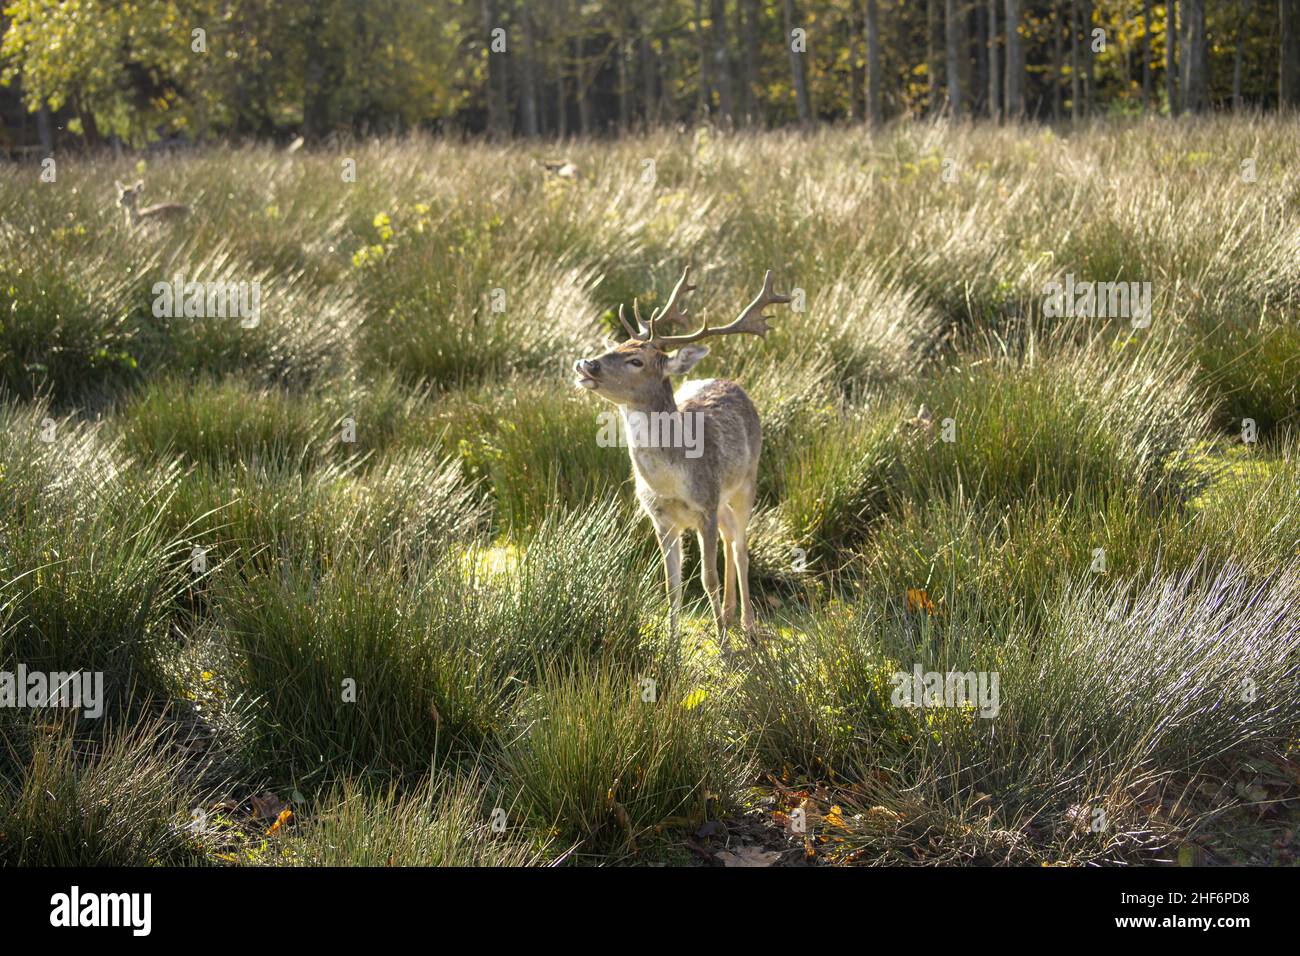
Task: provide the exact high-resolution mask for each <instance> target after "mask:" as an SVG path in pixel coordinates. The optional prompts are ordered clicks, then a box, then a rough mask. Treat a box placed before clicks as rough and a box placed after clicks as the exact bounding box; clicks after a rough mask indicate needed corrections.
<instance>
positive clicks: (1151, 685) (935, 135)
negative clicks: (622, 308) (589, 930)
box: [0, 116, 1300, 866]
mask: <svg viewBox="0 0 1300 956" xmlns="http://www.w3.org/2000/svg"><path fill="white" fill-rule="evenodd" d="M1297 156H1300V125H1297V124H1296V123H1295V122H1294V119H1288V118H1285V117H1283V118H1276V117H1249V116H1247V117H1237V118H1222V117H1208V118H1207V117H1202V118H1184V119H1180V120H1168V119H1157V118H1148V119H1133V120H1119V119H1115V120H1108V121H1103V120H1097V121H1094V122H1088V123H1082V124H1079V125H1077V126H1074V127H1069V128H1058V129H1055V130H1053V129H1050V128H1047V127H1043V126H1033V125H1008V126H1004V127H997V126H992V125H988V126H971V125H959V124H958V125H947V124H944V123H933V124H932V123H924V122H915V123H900V124H896V125H893V126H890V127H887V128H886V129H884V130H882V131H880V132H877V133H875V134H869V133H867V132H865V131H863V130H862V129H860V128H855V129H829V128H828V129H822V130H820V131H817V132H810V133H799V132H795V131H786V132H771V133H754V134H727V133H721V132H717V131H713V130H710V129H707V128H703V129H700V130H697V131H693V132H673V131H663V132H658V133H653V134H648V135H645V136H640V137H628V138H623V139H618V140H610V141H588V142H582V143H567V144H563V145H562V146H557V145H554V144H552V145H549V146H548V145H543V144H538V143H532V144H514V145H491V144H487V143H472V142H471V143H461V142H452V141H444V140H440V139H435V138H428V137H412V138H410V139H402V140H398V141H387V142H357V143H340V144H338V145H336V146H332V147H328V148H321V149H319V150H307V151H302V152H296V153H290V152H287V151H285V150H283V149H279V148H276V147H273V146H269V145H268V146H248V147H227V148H210V149H204V150H200V151H193V152H185V153H176V154H172V155H149V156H146V157H144V158H139V157H135V156H123V157H119V158H113V157H111V156H101V157H88V158H79V157H77V156H75V155H73V156H67V157H62V158H60V159H59V160H58V166H57V178H56V180H55V181H54V182H43V181H41V179H40V175H39V174H40V169H39V168H38V167H37V166H34V165H31V166H15V165H7V166H4V167H0V386H2V388H3V393H2V394H0V435H2V436H3V438H2V439H0V671H13V670H15V668H16V667H17V666H18V665H19V664H20V663H21V664H23V665H25V666H26V667H27V668H29V669H33V670H44V671H60V672H67V671H77V670H80V671H90V672H96V673H102V675H103V681H104V701H105V704H104V706H105V711H104V714H103V716H102V717H101V718H99V719H91V718H89V717H87V716H85V715H79V714H78V713H77V712H75V711H70V710H66V709H63V710H60V709H54V708H43V709H35V710H33V709H30V708H29V709H24V708H14V707H8V708H0V863H4V864H9V865H72V866H76V865H96V864H131V865H154V864H160V865H223V866H262V865H550V864H557V863H560V864H568V865H574V864H613V863H623V864H663V863H668V864H690V863H718V862H729V863H730V862H745V861H749V862H762V863H769V864H770V863H816V864H856V865H873V864H946V863H973V864H1003V863H1011V864H1030V865H1039V864H1095V863H1116V864H1119V863H1123V864H1134V863H1156V862H1167V863H1174V862H1178V863H1184V864H1187V863H1258V864H1278V863H1288V862H1292V861H1293V860H1294V856H1293V852H1294V848H1293V845H1292V842H1291V841H1292V836H1293V833H1294V828H1295V822H1296V816H1297V810H1298V809H1300V755H1297V752H1296V748H1297V746H1298V745H1300V458H1298V457H1297V452H1298V451H1300V439H1298V437H1297V436H1298V435H1300V432H1298V431H1297V426H1298V425H1300V167H1297V165H1296V157H1297ZM556 158H563V159H567V160H569V161H571V162H572V163H573V165H574V166H575V167H576V170H577V175H576V177H574V178H568V177H559V176H555V175H552V174H550V173H548V172H547V171H546V169H544V168H543V166H542V165H541V162H540V161H542V160H548V161H549V160H553V159H556ZM353 173H354V174H355V175H353ZM136 179H143V180H144V181H145V183H146V192H145V199H144V200H143V201H144V202H158V201H162V200H179V201H183V202H186V203H188V204H189V205H190V206H191V213H190V215H189V217H188V218H187V219H185V220H183V221H180V222H176V223H169V224H166V225H163V226H162V227H161V228H146V227H143V226H142V227H137V228H132V227H130V226H129V225H128V224H127V222H126V221H125V219H124V216H123V213H122V210H121V209H120V208H118V207H117V206H116V205H115V204H114V201H115V193H114V182H115V180H120V181H122V182H130V181H134V180H136ZM687 264H689V265H691V266H692V267H693V270H694V274H695V276H696V281H697V282H698V283H699V291H698V292H697V293H696V296H695V301H696V306H697V308H698V309H707V310H708V314H709V315H710V316H713V317H717V318H719V319H723V318H729V317H730V316H732V315H734V314H736V312H738V311H739V309H740V308H741V307H742V306H743V305H744V304H745V303H746V302H748V301H749V299H750V298H752V296H753V294H754V292H755V291H757V288H758V285H759V283H760V282H761V279H762V275H763V272H764V270H765V269H767V268H771V269H773V270H774V271H775V274H776V277H777V284H778V287H779V288H781V289H783V290H784V289H796V290H799V295H798V297H797V299H796V303H795V304H794V307H781V308H779V309H775V310H773V314H774V316H775V320H774V321H773V323H772V324H773V329H774V331H773V332H772V333H771V334H770V335H768V336H767V338H766V339H764V340H761V341H760V340H759V339H756V338H749V337H740V338H743V339H745V340H744V341H734V340H727V341H722V342H718V343H715V344H714V348H713V351H712V353H711V354H710V356H709V357H708V358H707V359H706V360H705V362H704V363H702V365H701V366H699V367H698V368H697V369H696V370H695V372H694V373H693V375H694V376H695V377H723V378H730V379H734V380H736V381H738V382H740V383H741V384H742V385H744V387H745V388H746V389H747V390H748V391H749V393H750V395H751V396H752V397H753V399H754V401H755V403H756V405H757V406H758V408H759V411H760V414H761V417H762V421H763V429H764V449H763V458H762V465H761V470H760V477H759V507H758V511H757V513H756V515H755V518H754V521H753V523H752V525H751V535H752V564H751V580H752V583H753V588H754V593H755V595H756V600H757V606H758V609H759V631H760V637H759V640H758V642H757V644H756V645H755V646H750V645H749V644H748V643H747V642H746V641H745V640H744V638H743V636H742V635H741V634H740V633H739V632H736V633H734V634H731V635H730V636H729V639H728V641H727V643H726V646H721V647H720V646H719V644H718V642H717V641H716V639H715V635H714V634H713V631H712V628H711V625H710V619H709V614H708V606H707V602H705V601H704V599H703V593H702V590H701V588H700V585H699V581H698V556H697V554H696V553H695V547H694V543H693V542H691V543H690V546H689V547H688V550H687V555H688V558H687V574H688V576H689V580H690V585H689V587H688V590H687V610H688V614H687V620H686V625H685V627H684V629H683V633H682V634H681V636H680V639H677V640H674V639H672V637H671V636H670V634H669V632H668V627H667V613H666V604H665V599H664V594H663V584H662V571H661V568H660V564H659V559H658V554H657V552H656V550H655V546H654V540H653V534H652V531H651V528H650V525H649V523H648V521H647V520H645V518H644V517H643V516H642V515H640V513H639V512H638V510H637V508H636V506H635V501H634V498H633V495H632V483H631V470H630V464H629V462H628V458H627V453H626V451H625V450H623V449H620V448H616V447H603V445H602V444H601V443H600V442H598V440H597V437H598V434H599V431H600V425H599V422H598V421H597V415H598V413H599V412H601V411H603V410H604V407H603V406H601V405H600V403H598V402H597V401H595V400H594V399H592V397H591V396H588V395H586V394H584V393H582V392H580V391H579V390H578V389H575V388H574V386H573V383H572V380H571V379H572V374H571V371H570V369H571V366H572V363H573V361H574V360H575V359H576V358H578V357H580V356H584V355H591V354H594V353H596V352H598V351H603V345H602V343H603V341H604V340H605V338H606V337H607V336H609V335H615V334H616V330H618V329H619V326H618V322H617V319H616V310H617V307H618V305H619V304H628V303H630V302H631V300H632V299H633V298H634V297H637V298H639V300H640V302H641V303H642V304H643V305H650V306H653V305H654V304H655V303H656V302H657V301H658V302H662V301H663V297H664V296H665V295H666V294H667V292H668V290H669V289H670V288H671V287H672V283H673V282H674V281H675V280H676V278H677V276H678V275H679V274H680V272H681V269H682V267H683V266H684V265H687ZM178 275H179V276H183V277H184V278H185V279H186V280H193V281H198V282H232V283H240V282H243V283H256V284H257V285H258V288H259V289H260V315H259V316H258V318H257V321H256V323H248V322H241V321H240V320H239V319H238V318H231V317H227V318H221V317H203V316H199V317H185V316H183V315H181V316H176V317H167V316H158V315H156V314H155V309H154V308H153V305H154V301H155V298H156V293H155V292H154V286H155V284H156V283H159V282H171V281H172V280H173V278H174V277H175V276H178ZM1066 276H1072V277H1073V280H1074V281H1107V282H1134V283H1149V290H1150V296H1151V309H1150V317H1149V322H1137V323H1135V322H1134V321H1132V320H1130V319H1129V318H1128V317H1123V316H1119V317H1116V316H1112V317H1098V316H1088V315H1084V316H1078V315H1076V316H1073V317H1063V316H1058V315H1052V314H1050V313H1052V312H1054V311H1057V310H1054V309H1052V308H1048V307H1047V306H1046V303H1045V299H1046V296H1045V292H1044V290H1045V288H1047V287H1048V285H1049V283H1052V282H1054V281H1055V282H1063V281H1064V280H1065V277H1066ZM617 334H618V335H621V332H618V333H617ZM918 666H919V669H920V671H923V672H939V673H947V672H951V671H960V672H963V673H965V672H977V673H981V674H996V675H997V678H998V686H999V694H1000V708H999V709H998V711H997V713H996V716H992V717H990V716H988V715H985V714H982V713H980V712H979V711H978V710H977V709H976V708H973V707H971V706H964V707H963V706H954V707H906V706H899V705H898V702H897V698H896V694H895V690H896V684H895V678H894V675H896V674H899V673H904V674H909V675H910V674H911V673H912V672H913V671H914V669H915V668H917V667H918ZM724 834H728V835H729V836H724ZM724 847H725V848H726V850H725V853H724V852H723V851H724ZM726 854H730V856H727V855H726Z"/></svg>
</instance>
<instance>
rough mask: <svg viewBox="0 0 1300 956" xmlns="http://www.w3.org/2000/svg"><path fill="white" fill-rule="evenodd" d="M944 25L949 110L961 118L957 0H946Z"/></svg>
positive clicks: (955, 117) (959, 28)
mask: <svg viewBox="0 0 1300 956" xmlns="http://www.w3.org/2000/svg"><path fill="white" fill-rule="evenodd" d="M943 26H944V40H945V43H944V46H945V49H946V51H947V55H948V56H947V59H948V70H947V74H948V112H949V114H950V115H951V116H952V118H953V119H961V116H962V95H961V60H960V58H959V57H960V50H961V20H960V19H959V18H958V15H957V0H944V4H943Z"/></svg>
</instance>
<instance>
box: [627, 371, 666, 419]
mask: <svg viewBox="0 0 1300 956" xmlns="http://www.w3.org/2000/svg"><path fill="white" fill-rule="evenodd" d="M622 410H623V415H624V417H626V416H627V413H628V412H642V413H644V414H646V415H650V414H653V413H654V412H675V411H677V399H675V398H673V386H672V383H671V382H669V381H668V379H666V378H665V379H662V380H660V381H659V383H658V384H657V385H655V386H653V387H652V388H648V389H646V392H645V394H644V395H641V396H638V398H637V399H636V400H635V401H631V402H628V403H627V404H626V405H623V406H622Z"/></svg>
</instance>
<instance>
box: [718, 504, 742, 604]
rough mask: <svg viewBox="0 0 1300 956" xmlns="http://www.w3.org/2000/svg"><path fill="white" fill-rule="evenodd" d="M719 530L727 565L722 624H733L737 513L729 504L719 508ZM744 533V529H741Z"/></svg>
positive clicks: (723, 573)
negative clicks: (734, 546) (734, 548)
mask: <svg viewBox="0 0 1300 956" xmlns="http://www.w3.org/2000/svg"><path fill="white" fill-rule="evenodd" d="M718 531H719V533H720V534H721V535H722V556H723V558H725V559H726V566H725V567H724V569H723V572H722V625H723V627H726V626H728V625H730V624H731V618H732V616H733V614H734V613H735V611H736V557H735V551H734V550H733V544H734V542H735V540H736V515H735V512H733V511H732V510H731V507H730V506H729V505H726V504H724V505H723V506H722V507H721V508H719V509H718ZM741 531H742V533H743V531H744V529H743V528H742V529H741Z"/></svg>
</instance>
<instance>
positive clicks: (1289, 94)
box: [1277, 0, 1300, 109]
mask: <svg viewBox="0 0 1300 956" xmlns="http://www.w3.org/2000/svg"><path fill="white" fill-rule="evenodd" d="M1278 20H1279V23H1278V28H1279V30H1278V41H1279V44H1278V45H1279V47H1280V55H1279V57H1278V86H1277V91H1278V96H1277V102H1278V106H1279V107H1282V108H1283V109H1285V108H1287V107H1291V108H1296V107H1300V0H1279V2H1278Z"/></svg>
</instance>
